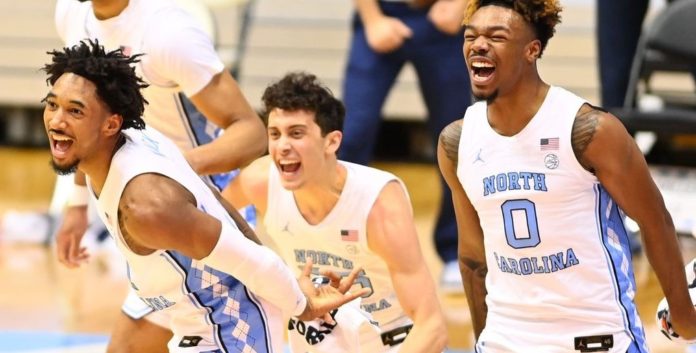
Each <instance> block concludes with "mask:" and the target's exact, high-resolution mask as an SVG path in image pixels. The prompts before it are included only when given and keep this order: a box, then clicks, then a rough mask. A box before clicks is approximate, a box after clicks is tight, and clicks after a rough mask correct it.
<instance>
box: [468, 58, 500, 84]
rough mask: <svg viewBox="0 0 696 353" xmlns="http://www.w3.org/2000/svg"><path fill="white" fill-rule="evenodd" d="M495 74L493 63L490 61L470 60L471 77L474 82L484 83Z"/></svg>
mask: <svg viewBox="0 0 696 353" xmlns="http://www.w3.org/2000/svg"><path fill="white" fill-rule="evenodd" d="M494 74H495V65H494V64H493V63H492V62H490V61H484V60H480V59H478V60H473V61H472V62H471V77H472V78H473V81H474V82H475V83H486V82H488V80H490V79H491V78H492V77H493V75H494Z"/></svg>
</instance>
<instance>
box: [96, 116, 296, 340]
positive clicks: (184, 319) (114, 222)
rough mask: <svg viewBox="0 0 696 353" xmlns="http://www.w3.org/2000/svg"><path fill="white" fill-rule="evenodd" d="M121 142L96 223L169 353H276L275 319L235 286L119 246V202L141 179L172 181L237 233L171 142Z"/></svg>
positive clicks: (128, 133)
mask: <svg viewBox="0 0 696 353" xmlns="http://www.w3.org/2000/svg"><path fill="white" fill-rule="evenodd" d="M123 134H124V136H125V137H126V142H125V144H124V145H123V146H121V148H119V149H118V151H117V152H116V153H115V154H114V156H113V159H112V161H111V166H110V168H109V174H108V176H107V178H106V181H105V183H104V187H103V189H102V192H101V194H100V195H99V198H98V199H97V206H98V210H99V216H100V217H101V219H102V220H103V221H104V224H105V225H106V227H107V228H108V230H109V232H110V233H111V234H112V235H113V237H114V239H115V242H116V245H117V247H118V248H119V250H120V251H121V252H122V253H123V254H124V255H125V257H126V260H127V262H128V276H129V280H130V283H131V287H132V289H133V290H134V291H135V292H136V294H137V295H138V296H139V297H140V298H141V299H142V300H143V301H144V302H145V303H147V304H148V305H149V306H150V307H151V308H153V309H154V310H164V311H165V313H166V314H167V316H168V317H169V320H170V321H169V325H168V327H169V328H170V329H171V330H172V331H173V332H174V337H173V338H172V340H171V341H170V342H169V351H170V352H207V351H215V352H237V351H240V352H282V345H283V326H284V325H283V321H282V317H281V311H280V310H279V309H278V308H277V307H276V306H274V305H272V304H270V303H268V302H267V301H265V300H263V299H262V298H260V297H258V296H255V295H254V294H253V293H251V292H250V291H249V290H248V289H247V288H246V287H245V286H244V284H242V283H241V282H240V281H238V280H237V279H236V278H234V277H232V276H231V275H229V274H227V273H224V272H221V271H218V270H216V269H213V268H211V267H208V266H205V265H203V264H201V263H199V262H198V261H196V260H194V259H191V258H190V257H187V256H185V255H183V254H181V253H179V252H177V251H172V250H166V251H165V250H157V251H155V252H153V253H152V254H150V255H146V256H141V255H137V254H135V253H134V252H133V251H131V249H130V248H129V247H128V245H127V244H126V243H125V241H124V238H123V235H122V234H121V231H120V228H119V225H118V205H119V201H120V198H121V195H122V193H123V190H124V188H125V186H126V185H127V183H128V182H129V181H130V180H132V179H133V178H134V177H135V176H137V175H141V174H145V173H156V174H160V175H164V176H166V177H168V178H171V179H172V180H175V181H176V182H178V183H179V184H181V185H182V186H183V187H184V188H186V189H187V190H188V191H190V192H191V193H192V194H193V195H194V196H195V198H196V202H197V207H198V208H199V209H200V210H202V211H204V212H206V213H208V214H209V215H211V216H213V217H215V218H217V219H219V220H220V221H221V222H226V223H227V224H229V225H231V226H232V227H233V228H235V229H237V226H236V224H235V223H234V221H233V220H232V219H231V217H230V216H229V214H228V213H227V211H226V210H225V209H224V207H223V206H222V205H221V204H220V203H219V201H218V200H217V198H216V197H215V195H214V194H213V193H212V191H211V189H210V188H209V187H208V186H207V185H206V184H205V183H204V182H203V180H201V178H200V177H199V176H198V175H196V174H195V172H194V171H193V170H192V169H191V168H190V166H189V165H188V163H187V162H186V160H185V159H184V157H183V155H182V154H181V152H180V151H179V149H178V148H177V147H176V146H175V145H174V144H173V143H172V142H171V141H169V140H168V139H167V138H165V137H164V136H163V135H162V134H160V133H159V132H157V131H156V130H153V129H151V128H148V129H146V130H144V131H140V130H133V129H129V130H125V131H123ZM88 185H89V183H88ZM238 236H244V235H242V234H241V232H240V233H239V234H238ZM249 256H254V254H249ZM269 285H272V284H271V283H269Z"/></svg>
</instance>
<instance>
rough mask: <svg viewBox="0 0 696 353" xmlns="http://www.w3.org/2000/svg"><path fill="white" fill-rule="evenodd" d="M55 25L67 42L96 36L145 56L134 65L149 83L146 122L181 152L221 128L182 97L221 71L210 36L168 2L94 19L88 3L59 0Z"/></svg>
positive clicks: (138, 0)
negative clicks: (172, 142)
mask: <svg viewBox="0 0 696 353" xmlns="http://www.w3.org/2000/svg"><path fill="white" fill-rule="evenodd" d="M55 22H56V29H57V31H58V34H59V35H60V37H61V39H63V42H64V43H65V44H66V45H70V46H71V45H75V44H77V43H79V42H80V41H81V40H84V39H87V38H91V39H96V38H98V39H99V43H100V44H101V45H103V46H104V47H105V48H106V49H107V50H115V49H119V48H121V49H123V51H124V54H126V55H135V54H144V55H143V56H141V57H140V60H141V61H140V63H139V64H138V65H137V66H136V67H135V69H136V73H137V74H138V76H140V77H142V78H143V80H145V82H147V83H148V84H149V86H148V87H147V88H145V89H143V90H142V92H143V96H144V97H145V99H146V100H147V101H148V102H149V104H148V105H147V106H146V107H145V113H144V114H143V119H144V120H145V122H146V123H147V124H148V125H149V126H151V127H153V128H155V129H157V130H158V131H160V132H162V133H163V134H164V135H165V136H167V137H169V138H170V139H172V140H173V141H174V142H175V143H176V145H177V146H179V148H180V149H181V150H182V151H186V150H189V149H191V148H193V147H196V146H199V145H202V144H205V143H208V142H210V141H211V140H212V139H214V138H215V137H217V135H218V134H219V132H220V130H219V129H218V128H217V127H216V126H215V124H213V123H212V122H210V121H208V120H206V119H205V118H204V117H203V116H202V115H201V114H200V113H198V112H197V111H195V109H191V107H189V106H188V105H190V103H189V102H186V101H185V100H183V99H182V97H181V94H182V93H183V94H185V95H186V96H188V97H191V96H193V95H194V94H196V93H198V92H199V91H200V90H201V89H202V88H203V87H205V86H206V85H207V84H208V83H209V82H210V80H211V79H212V78H213V76H214V75H216V74H218V73H220V72H221V71H222V70H223V69H224V64H223V63H222V61H221V60H220V58H219V57H218V55H217V52H216V51H215V48H214V47H213V44H212V41H211V39H210V38H209V35H208V34H207V33H206V32H205V30H204V29H203V28H202V27H201V25H200V24H199V23H198V22H197V21H196V19H195V18H194V17H193V16H191V15H190V14H188V13H187V12H186V11H184V10H183V9H181V8H180V7H179V6H178V5H176V3H175V2H174V1H172V0H129V1H128V6H127V7H126V8H125V9H124V10H123V11H122V12H121V13H120V14H119V15H118V16H116V17H113V18H110V19H107V20H99V19H97V18H96V17H95V15H94V12H93V10H92V2H91V1H87V2H79V1H77V0H58V2H57V4H56V12H55Z"/></svg>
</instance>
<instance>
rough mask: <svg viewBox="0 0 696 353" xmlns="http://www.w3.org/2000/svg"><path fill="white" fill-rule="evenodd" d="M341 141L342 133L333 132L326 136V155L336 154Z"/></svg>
mask: <svg viewBox="0 0 696 353" xmlns="http://www.w3.org/2000/svg"><path fill="white" fill-rule="evenodd" d="M342 140H343V133H342V132H340V131H338V130H334V131H331V132H329V133H328V134H326V137H325V138H324V141H326V142H325V147H326V150H327V151H326V152H328V153H336V152H337V151H338V147H339V146H341V141H342Z"/></svg>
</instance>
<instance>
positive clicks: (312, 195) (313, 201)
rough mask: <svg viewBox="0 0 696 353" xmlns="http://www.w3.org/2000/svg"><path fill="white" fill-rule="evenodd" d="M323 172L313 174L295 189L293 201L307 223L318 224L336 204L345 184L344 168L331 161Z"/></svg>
mask: <svg viewBox="0 0 696 353" xmlns="http://www.w3.org/2000/svg"><path fill="white" fill-rule="evenodd" d="M332 164H333V165H332V166H328V167H327V168H326V169H325V170H326V172H325V173H321V175H318V174H315V177H314V178H312V180H313V181H312V182H310V183H307V184H306V185H305V186H303V187H302V188H300V189H298V190H295V191H294V192H293V195H294V197H295V203H296V204H297V208H298V209H299V211H300V213H301V214H302V216H303V217H304V219H305V220H306V221H307V222H308V223H309V224H318V223H320V222H321V221H322V220H324V218H326V216H328V215H329V213H330V212H331V210H333V208H334V207H335V206H336V204H337V203H338V200H339V199H340V198H341V194H342V193H343V188H344V186H345V184H346V177H347V174H348V173H347V171H346V168H345V167H344V166H343V165H341V164H340V163H337V162H336V161H333V163H332Z"/></svg>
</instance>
